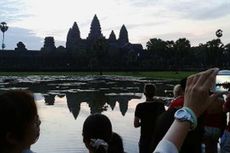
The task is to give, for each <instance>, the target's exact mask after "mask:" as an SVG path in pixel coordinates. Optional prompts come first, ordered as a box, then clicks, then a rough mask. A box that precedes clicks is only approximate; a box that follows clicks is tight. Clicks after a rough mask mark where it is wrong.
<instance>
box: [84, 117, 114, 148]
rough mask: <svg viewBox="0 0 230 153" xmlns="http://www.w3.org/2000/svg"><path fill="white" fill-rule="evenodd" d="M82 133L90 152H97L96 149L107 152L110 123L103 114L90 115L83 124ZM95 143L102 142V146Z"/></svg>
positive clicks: (110, 134) (110, 130)
mask: <svg viewBox="0 0 230 153" xmlns="http://www.w3.org/2000/svg"><path fill="white" fill-rule="evenodd" d="M82 135H83V141H84V143H85V145H86V147H87V148H88V149H89V150H90V151H91V152H98V150H101V152H107V151H106V150H107V149H106V147H107V148H108V143H109V142H110V140H111V138H112V124H111V122H110V120H109V118H108V117H106V116H105V115H103V114H94V115H90V116H88V117H87V119H86V120H85V122H84V124H83V130H82ZM97 140H98V141H97ZM101 140H102V141H101ZM96 141H97V142H96ZM96 143H97V144H102V145H101V146H102V147H101V146H100V145H99V146H98V145H97V144H96ZM103 145H104V146H103ZM106 145H107V146H106Z"/></svg>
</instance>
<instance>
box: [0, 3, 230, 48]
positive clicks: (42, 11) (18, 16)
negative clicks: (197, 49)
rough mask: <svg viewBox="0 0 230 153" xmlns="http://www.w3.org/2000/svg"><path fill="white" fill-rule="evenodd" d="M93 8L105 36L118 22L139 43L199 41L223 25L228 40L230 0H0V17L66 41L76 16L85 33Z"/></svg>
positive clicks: (58, 41) (12, 24)
mask: <svg viewBox="0 0 230 153" xmlns="http://www.w3.org/2000/svg"><path fill="white" fill-rule="evenodd" d="M94 14H97V16H98V18H99V20H100V23H101V28H102V32H103V34H104V35H105V36H106V37H107V38H108V37H109V34H110V32H111V30H114V31H115V33H116V35H117V36H118V35H119V30H120V27H121V26H122V25H123V24H125V25H126V27H127V29H128V32H129V39H130V41H131V42H133V43H142V44H143V45H144V47H145V44H146V42H147V41H148V40H149V39H150V38H154V37H161V36H162V39H163V38H164V39H166V40H168V39H174V40H176V39H178V38H180V37H186V38H188V39H190V40H191V42H192V44H193V45H197V44H199V43H200V42H201V41H202V42H205V41H209V40H211V39H213V38H215V35H214V33H215V31H216V30H217V29H219V28H221V29H222V30H223V31H224V36H223V38H222V39H223V41H224V42H225V43H227V42H230V29H229V27H230V23H229V20H230V1H229V0H218V1H217V0H97V1H92V0H84V1H81V0H39V1H36V0H20V1H18V0H2V1H0V20H2V21H6V22H7V23H8V25H9V26H10V27H17V28H21V29H24V32H25V33H26V35H24V36H21V37H29V38H32V37H34V38H35V39H34V41H35V40H38V39H39V40H43V39H44V37H46V36H50V35H51V36H54V38H55V40H56V44H57V45H59V44H61V45H64V44H65V43H64V42H65V40H66V35H67V32H68V30H69V28H70V27H71V26H72V25H73V22H74V21H76V22H77V24H78V26H79V28H80V31H81V37H82V38H86V37H87V35H88V33H89V31H90V23H91V21H92V18H93V16H94ZM0 22H1V21H0ZM12 30H16V29H15V28H12ZM17 30H18V29H17ZM14 33H15V32H14ZM21 34H24V33H21ZM172 34H173V35H172ZM167 35H168V36H167ZM12 37H13V35H12ZM12 37H9V38H8V40H9V41H10V40H11V39H12V41H13V40H14V39H15V38H12ZM15 37H16V36H15ZM32 40H33V39H32ZM30 43H31V44H34V45H32V46H34V47H33V48H36V47H38V46H40V47H39V48H38V49H40V48H41V47H42V46H41V45H42V44H41V43H40V42H37V43H36V42H30ZM35 44H36V45H35ZM9 46H10V45H9ZM28 48H29V47H28Z"/></svg>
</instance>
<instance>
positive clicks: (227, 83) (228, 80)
mask: <svg viewBox="0 0 230 153" xmlns="http://www.w3.org/2000/svg"><path fill="white" fill-rule="evenodd" d="M211 91H212V92H214V93H217V94H225V93H228V92H230V70H220V71H219V72H218V73H217V75H216V82H215V85H214V87H213V88H212V90H211Z"/></svg>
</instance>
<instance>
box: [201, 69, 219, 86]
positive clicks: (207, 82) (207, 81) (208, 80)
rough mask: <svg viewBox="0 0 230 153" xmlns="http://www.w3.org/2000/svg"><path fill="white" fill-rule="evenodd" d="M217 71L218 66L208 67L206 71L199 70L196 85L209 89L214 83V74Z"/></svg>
mask: <svg viewBox="0 0 230 153" xmlns="http://www.w3.org/2000/svg"><path fill="white" fill-rule="evenodd" d="M218 71H219V69H218V68H212V69H208V70H207V71H204V72H201V73H200V74H199V75H200V76H199V78H198V80H197V83H196V86H200V87H203V88H208V89H210V88H211V87H212V86H211V85H213V83H214V80H215V76H216V74H217V72H218Z"/></svg>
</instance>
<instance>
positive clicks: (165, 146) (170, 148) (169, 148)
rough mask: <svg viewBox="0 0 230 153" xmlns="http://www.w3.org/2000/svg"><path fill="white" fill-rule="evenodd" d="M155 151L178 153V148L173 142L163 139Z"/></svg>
mask: <svg viewBox="0 0 230 153" xmlns="http://www.w3.org/2000/svg"><path fill="white" fill-rule="evenodd" d="M153 153H178V150H177V148H176V146H175V145H174V144H173V143H172V142H170V141H168V140H161V141H160V142H159V144H158V145H157V147H156V149H155V150H154V152H153Z"/></svg>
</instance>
